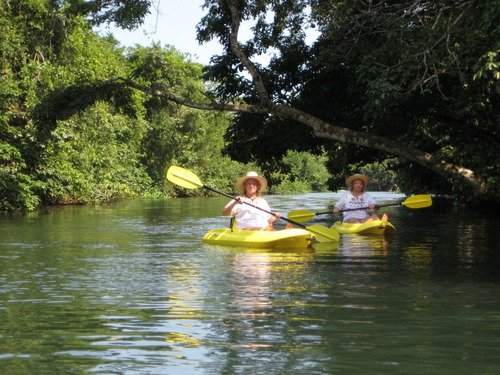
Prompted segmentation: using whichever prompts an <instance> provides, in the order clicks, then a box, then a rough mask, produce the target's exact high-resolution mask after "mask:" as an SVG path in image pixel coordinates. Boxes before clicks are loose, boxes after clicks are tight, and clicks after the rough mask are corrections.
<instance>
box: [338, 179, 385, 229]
mask: <svg viewBox="0 0 500 375" xmlns="http://www.w3.org/2000/svg"><path fill="white" fill-rule="evenodd" d="M369 182H370V179H369V178H368V177H367V176H365V175H362V174H354V175H352V176H349V177H347V178H346V180H345V184H346V185H347V187H349V190H347V191H346V192H345V193H344V194H343V195H342V196H341V197H340V199H339V200H338V202H337V203H336V204H335V206H334V207H333V213H334V214H338V213H339V212H340V211H342V210H344V211H345V212H344V213H343V214H344V220H343V221H344V223H365V222H367V221H372V220H382V221H387V220H388V217H387V215H386V214H384V215H383V216H382V219H380V218H379V217H378V216H377V215H376V214H373V215H369V214H368V212H367V211H366V209H367V207H369V208H370V209H371V210H377V209H378V208H379V205H378V203H377V201H375V199H373V198H372V196H371V195H370V194H368V193H365V188H366V185H368V183H369ZM356 208H360V209H359V210H355V209H356ZM347 210H349V211H347Z"/></svg>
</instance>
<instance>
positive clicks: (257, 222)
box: [226, 197, 271, 229]
mask: <svg viewBox="0 0 500 375" xmlns="http://www.w3.org/2000/svg"><path fill="white" fill-rule="evenodd" d="M245 202H248V203H250V204H252V205H255V206H257V207H260V208H262V209H264V210H266V211H271V209H270V208H269V204H268V203H267V201H266V200H265V199H264V198H260V197H259V198H256V199H254V201H253V202H252V201H251V200H250V199H249V198H245ZM230 204H232V201H231V202H229V203H228V204H227V205H226V207H227V206H229V205H230ZM231 215H234V217H235V219H236V223H235V225H236V228H237V229H244V228H247V227H258V228H266V227H267V226H268V225H269V222H268V220H269V219H270V218H271V215H270V214H268V213H266V212H264V211H261V210H259V209H257V208H255V207H252V206H250V205H248V204H246V203H243V204H239V203H238V204H236V205H235V206H234V207H233V209H232V210H231Z"/></svg>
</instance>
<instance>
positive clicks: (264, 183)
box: [236, 171, 267, 193]
mask: <svg viewBox="0 0 500 375" xmlns="http://www.w3.org/2000/svg"><path fill="white" fill-rule="evenodd" d="M250 178H253V179H254V180H257V181H259V192H260V191H262V190H264V189H265V188H266V187H267V180H266V179H265V178H264V177H261V176H259V175H258V174H257V172H253V171H251V172H248V173H247V175H246V176H245V177H241V178H239V179H238V181H236V187H237V188H238V190H239V191H241V192H242V193H243V192H244V191H245V181H246V180H248V179H250Z"/></svg>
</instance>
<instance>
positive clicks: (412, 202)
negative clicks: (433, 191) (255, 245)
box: [401, 194, 432, 208]
mask: <svg viewBox="0 0 500 375" xmlns="http://www.w3.org/2000/svg"><path fill="white" fill-rule="evenodd" d="M401 204H402V205H403V206H406V207H408V208H424V207H429V206H431V205H432V198H431V196H430V195H425V194H421V195H414V196H413V197H408V198H407V199H406V200H405V201H404V202H401Z"/></svg>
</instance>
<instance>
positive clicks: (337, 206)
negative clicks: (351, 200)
mask: <svg viewBox="0 0 500 375" xmlns="http://www.w3.org/2000/svg"><path fill="white" fill-rule="evenodd" d="M345 196H346V195H345V194H343V195H342V196H341V197H340V199H339V200H338V201H337V203H335V206H333V213H334V214H338V213H339V212H340V209H341V208H343V207H344V205H345V203H344V198H345Z"/></svg>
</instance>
